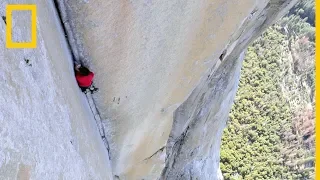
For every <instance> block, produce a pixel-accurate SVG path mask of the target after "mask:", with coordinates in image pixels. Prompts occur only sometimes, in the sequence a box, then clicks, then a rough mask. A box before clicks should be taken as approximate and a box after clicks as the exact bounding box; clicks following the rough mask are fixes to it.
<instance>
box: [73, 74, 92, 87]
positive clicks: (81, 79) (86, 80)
mask: <svg viewBox="0 0 320 180" xmlns="http://www.w3.org/2000/svg"><path fill="white" fill-rule="evenodd" d="M93 77H94V74H93V72H90V73H89V74H88V75H87V76H84V75H81V74H80V73H79V72H76V80H77V82H78V85H79V86H80V87H89V86H90V85H91V84H92V80H93Z"/></svg>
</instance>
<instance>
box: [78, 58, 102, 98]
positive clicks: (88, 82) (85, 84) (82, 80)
mask: <svg viewBox="0 0 320 180" xmlns="http://www.w3.org/2000/svg"><path fill="white" fill-rule="evenodd" d="M74 69H75V75H76V80H77V82H78V85H79V87H80V89H81V91H82V92H84V93H85V94H87V92H88V90H89V91H90V92H91V94H93V93H94V92H97V91H98V90H99V89H98V88H96V87H94V85H92V81H93V77H94V73H93V72H91V71H89V69H88V68H86V67H84V66H81V64H76V65H75V68H74Z"/></svg>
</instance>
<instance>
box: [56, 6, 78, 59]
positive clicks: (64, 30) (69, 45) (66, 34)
mask: <svg viewBox="0 0 320 180" xmlns="http://www.w3.org/2000/svg"><path fill="white" fill-rule="evenodd" d="M58 1H59V0H53V3H54V6H55V8H56V10H57V14H58V17H59V21H60V25H61V27H62V30H63V34H64V36H65V37H66V41H67V44H68V48H69V50H70V53H71V56H72V59H73V61H75V55H74V53H73V51H72V47H71V44H70V42H69V40H68V33H67V30H66V27H65V26H64V23H63V20H62V16H61V9H60V6H59V3H58Z"/></svg>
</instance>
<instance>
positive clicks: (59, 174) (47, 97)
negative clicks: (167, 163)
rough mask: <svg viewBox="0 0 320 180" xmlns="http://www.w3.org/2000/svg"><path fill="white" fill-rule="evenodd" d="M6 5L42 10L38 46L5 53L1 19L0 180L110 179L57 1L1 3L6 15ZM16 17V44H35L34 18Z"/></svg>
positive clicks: (21, 14) (16, 14)
mask: <svg viewBox="0 0 320 180" xmlns="http://www.w3.org/2000/svg"><path fill="white" fill-rule="evenodd" d="M7 4H35V5H37V14H38V15H37V22H36V24H37V48H35V49H28V48H24V49H7V48H6V46H5V43H6V23H5V22H4V21H3V20H2V19H0V60H1V62H0V86H1V88H0V179H10V180H14V179H18V180H29V179H35V180H43V179H48V180H49V179H101V180H105V179H112V171H111V167H110V161H109V157H108V152H107V150H106V148H105V146H104V144H103V142H102V139H101V137H100V135H99V133H98V128H97V126H96V124H95V120H94V118H93V116H92V113H91V111H90V109H89V108H88V104H87V102H86V99H85V97H84V95H83V94H82V93H81V92H80V91H79V88H78V85H77V83H76V81H75V78H74V70H73V62H72V58H71V56H70V52H69V51H68V48H67V43H66V40H65V37H64V33H63V31H62V29H61V26H60V23H59V19H58V14H57V12H56V10H55V6H54V4H53V2H52V1H47V0H46V1H44V0H4V1H3V0H1V1H0V14H1V15H2V16H4V15H5V14H6V13H5V10H6V5H7ZM12 15H13V16H12V22H13V28H12V36H13V37H14V39H13V40H14V41H15V42H21V41H30V39H31V38H30V32H31V30H30V24H31V16H30V15H31V14H30V12H28V11H17V12H13V14H12ZM6 20H7V22H8V21H9V19H8V18H7V19H6Z"/></svg>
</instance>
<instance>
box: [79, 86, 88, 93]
mask: <svg viewBox="0 0 320 180" xmlns="http://www.w3.org/2000/svg"><path fill="white" fill-rule="evenodd" d="M89 88H90V86H89V87H80V89H81V91H82V92H86V91H87V89H89Z"/></svg>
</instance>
